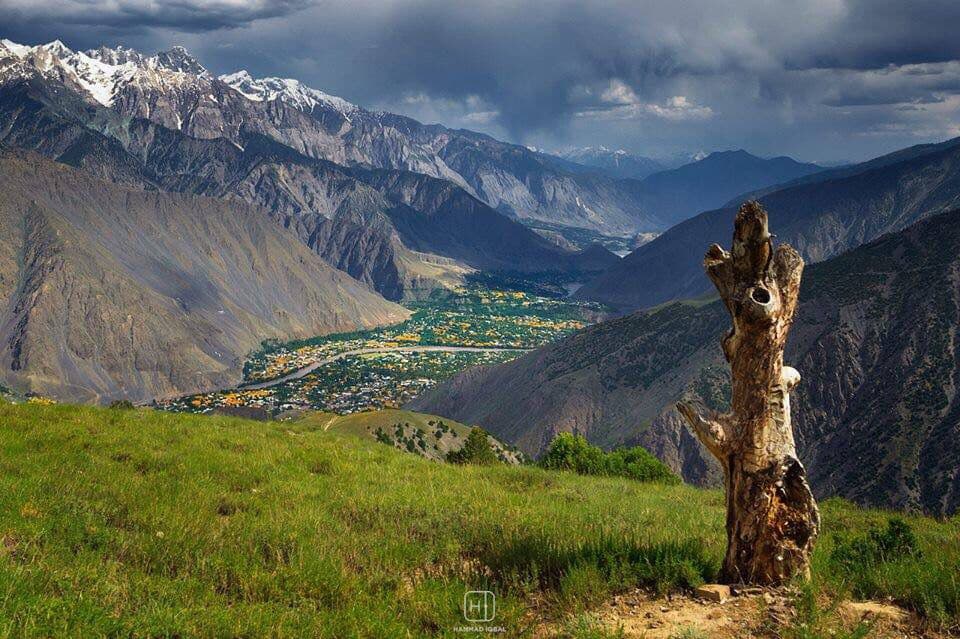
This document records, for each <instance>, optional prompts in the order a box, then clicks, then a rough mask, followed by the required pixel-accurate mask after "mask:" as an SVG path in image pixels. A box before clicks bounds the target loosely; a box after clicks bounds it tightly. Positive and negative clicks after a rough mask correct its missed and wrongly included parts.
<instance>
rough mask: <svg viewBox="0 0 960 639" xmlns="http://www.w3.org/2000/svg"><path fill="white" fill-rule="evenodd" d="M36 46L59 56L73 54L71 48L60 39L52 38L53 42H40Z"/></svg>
mask: <svg viewBox="0 0 960 639" xmlns="http://www.w3.org/2000/svg"><path fill="white" fill-rule="evenodd" d="M38 48H40V49H43V50H44V51H49V52H50V53H52V54H53V55H55V56H57V57H59V58H62V57H65V56H70V55H73V50H72V49H70V48H69V47H67V45H65V44H64V43H63V42H61V41H60V40H54V41H53V42H48V43H46V44H41V45H40V46H39V47H38Z"/></svg>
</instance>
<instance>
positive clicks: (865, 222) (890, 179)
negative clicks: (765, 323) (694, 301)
mask: <svg viewBox="0 0 960 639" xmlns="http://www.w3.org/2000/svg"><path fill="white" fill-rule="evenodd" d="M819 175H820V174H815V175H811V176H809V177H807V178H802V179H801V180H800V181H799V183H798V184H796V185H793V186H787V187H785V188H782V189H779V190H775V191H772V192H770V193H767V194H765V195H763V196H762V197H761V198H760V201H761V202H762V203H763V205H764V206H765V207H766V209H767V210H768V211H770V213H771V215H772V216H773V219H774V220H775V224H776V226H775V228H774V231H775V232H776V234H777V237H778V239H779V240H781V241H784V242H788V243H790V244H792V245H793V246H794V247H796V248H797V250H799V251H800V252H801V254H802V255H803V256H804V258H805V259H807V260H808V261H814V262H815V261H819V260H824V259H826V258H829V257H832V256H835V255H837V254H839V253H841V252H843V251H845V250H848V249H851V248H854V247H856V246H859V245H860V244H863V243H864V242H869V241H870V240H872V239H874V238H876V237H879V236H880V235H882V234H884V233H888V232H890V231H896V230H899V229H902V228H904V227H906V226H908V225H910V224H912V223H913V222H916V221H917V220H920V219H923V218H925V217H928V216H930V215H934V214H936V213H940V212H943V211H947V210H950V209H953V208H955V207H957V206H960V144H957V143H956V141H950V142H947V143H943V144H940V145H924V146H923V147H920V148H913V149H905V150H904V151H902V152H899V153H896V154H893V155H892V156H891V157H884V158H878V159H877V160H873V161H870V162H866V163H864V164H863V165H859V168H857V167H845V168H842V169H835V170H831V171H829V172H828V173H827V175H826V178H825V179H822V180H821V179H819V178H818V176H819ZM734 210H735V209H734V208H733V207H731V208H727V209H719V210H715V211H708V212H706V213H701V214H700V215H697V216H696V217H693V218H690V219H688V220H686V221H684V222H681V223H680V224H677V225H676V226H674V227H673V228H671V229H670V230H668V231H667V232H665V233H663V234H662V235H660V236H659V237H657V238H656V239H655V240H653V241H652V242H650V243H648V244H645V245H643V246H641V247H640V248H638V249H636V250H635V251H633V252H632V253H631V254H630V255H628V256H626V257H625V258H624V259H623V260H622V261H621V262H619V263H617V264H616V265H614V266H613V267H612V268H611V269H610V270H608V271H607V272H605V273H603V274H601V275H599V276H598V277H597V278H595V279H594V280H592V281H590V282H588V283H587V284H585V285H584V286H583V287H582V288H580V289H579V290H578V291H577V292H576V297H577V298H579V299H584V300H594V301H598V302H603V303H606V304H609V305H611V306H614V307H616V308H619V309H621V310H624V311H627V310H632V309H638V308H649V307H651V306H655V305H657V304H662V303H664V302H667V301H670V300H675V299H682V298H688V297H695V296H698V295H701V294H703V293H705V292H707V291H709V290H711V287H710V282H709V281H708V280H707V278H706V275H704V273H703V269H702V266H701V261H702V257H703V252H704V250H705V247H707V246H709V245H710V244H712V243H714V242H718V243H725V242H728V241H729V234H730V229H729V226H730V219H732V215H733V213H732V211H734Z"/></svg>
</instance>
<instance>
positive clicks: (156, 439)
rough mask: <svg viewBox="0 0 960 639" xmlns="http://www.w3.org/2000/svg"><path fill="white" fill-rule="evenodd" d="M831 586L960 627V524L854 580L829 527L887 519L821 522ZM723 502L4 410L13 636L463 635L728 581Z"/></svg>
mask: <svg viewBox="0 0 960 639" xmlns="http://www.w3.org/2000/svg"><path fill="white" fill-rule="evenodd" d="M824 519H825V526H826V529H827V530H826V534H825V535H824V539H823V542H822V543H821V544H820V545H819V547H818V552H817V557H816V565H815V579H816V580H817V582H818V587H820V588H822V589H829V590H838V591H841V592H848V591H849V589H850V588H851V586H852V587H855V588H858V589H861V591H860V592H859V593H858V594H860V595H861V596H883V595H886V594H889V595H891V596H894V597H896V598H897V599H898V600H899V601H901V602H902V603H904V604H906V605H909V606H911V607H914V608H916V609H920V610H922V611H924V612H925V613H927V614H928V615H930V616H931V618H932V619H934V620H936V621H937V622H940V623H946V624H948V625H949V624H950V623H955V622H956V620H957V618H958V601H960V592H958V584H957V575H958V574H960V571H958V568H960V521H958V520H957V519H954V520H952V521H949V522H939V523H938V522H935V521H933V520H930V519H919V518H909V519H908V520H907V521H908V522H909V523H910V525H911V526H912V527H913V528H914V530H915V532H916V534H917V536H918V538H919V547H920V551H921V552H922V556H920V557H910V558H907V559H901V560H899V561H895V562H888V561H881V562H879V563H877V564H875V565H873V566H872V567H868V568H865V569H863V570H862V571H860V573H862V574H860V573H857V574H853V575H849V574H848V577H847V578H848V579H852V580H853V582H852V584H846V585H844V584H843V583H841V580H842V578H843V574H842V573H841V572H840V569H839V568H838V565H837V564H836V563H835V562H834V561H833V560H832V559H831V557H830V555H831V552H830V550H831V535H830V533H831V532H837V531H842V532H844V534H847V535H856V534H859V533H861V532H862V531H865V530H866V529H867V528H868V526H870V525H871V524H877V525H884V524H885V523H886V520H887V517H886V515H885V514H884V513H880V512H876V511H863V510H859V509H856V508H854V507H851V506H847V505H845V504H842V503H839V502H830V503H828V504H826V505H825V508H824ZM723 542H724V538H723V528H722V499H721V495H720V494H719V493H718V492H715V491H704V490H699V489H695V488H692V487H689V486H659V485H653V484H644V483H639V482H634V481H629V480H619V479H606V478H593V477H583V476H577V475H573V474H569V473H558V472H548V471H543V470H540V469H537V468H531V467H510V466H497V467H485V468H479V467H459V466H451V465H447V464H441V463H436V462H431V461H428V460H424V459H422V458H420V457H417V456H415V455H409V454H406V453H403V452H400V451H397V450H394V449H392V448H391V447H388V446H384V445H381V444H377V443H375V442H372V441H368V440H364V439H360V438H357V437H356V436H353V435H349V434H347V433H339V432H338V431H337V429H331V430H328V431H325V430H323V429H322V428H318V427H317V426H316V425H314V426H311V425H310V424H309V423H299V424H297V423H282V422H273V423H261V422H251V421H244V420H240V419H235V418H227V417H204V416H191V415H172V414H164V413H160V412H152V411H147V410H136V411H122V410H106V409H95V408H84V407H73V406H39V405H10V404H0V637H12V636H16V637H20V636H85V637H91V636H102V635H110V636H276V637H289V636H306V637H348V636H364V637H388V636H464V635H463V634H462V633H457V632H456V628H457V627H458V626H463V625H465V623H466V622H465V621H464V620H463V618H462V616H461V613H460V606H461V602H462V599H463V595H464V592H465V591H467V590H473V589H490V590H493V591H495V592H496V593H497V594H498V595H499V597H498V602H497V603H498V612H497V618H496V620H495V625H499V626H503V627H505V628H506V629H507V632H508V636H516V635H523V634H524V632H525V630H526V629H529V628H531V627H532V626H533V625H534V624H536V623H537V622H538V621H539V620H541V619H542V618H544V617H551V616H554V617H562V616H563V615H565V614H567V613H568V612H569V611H571V610H577V609H580V608H582V607H585V606H586V607H589V606H590V605H592V604H593V603H596V602H597V601H598V600H600V599H602V598H604V597H605V596H607V595H608V594H609V593H610V592H612V591H614V590H616V589H619V588H626V587H628V586H633V585H636V584H643V585H647V586H650V587H653V588H658V589H660V590H666V589H672V588H683V587H686V586H689V585H691V584H694V583H697V582H698V581H700V580H704V579H705V580H709V579H711V578H713V576H714V574H715V572H716V570H717V568H718V565H719V559H720V555H721V552H722V550H723ZM864 588H866V590H863V589H864Z"/></svg>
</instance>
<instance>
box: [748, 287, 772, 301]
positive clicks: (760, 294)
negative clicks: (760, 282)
mask: <svg viewBox="0 0 960 639" xmlns="http://www.w3.org/2000/svg"><path fill="white" fill-rule="evenodd" d="M750 297H752V298H753V301H754V302H756V303H757V304H766V303H768V302H769V301H770V291H768V290H767V289H765V288H762V287H760V286H758V287H756V288H754V289H753V291H752V292H751V293H750Z"/></svg>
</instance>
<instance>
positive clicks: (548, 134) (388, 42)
mask: <svg viewBox="0 0 960 639" xmlns="http://www.w3.org/2000/svg"><path fill="white" fill-rule="evenodd" d="M958 26H960V0H909V1H907V0H783V1H778V0H663V1H660V0H650V1H642V0H633V1H626V0H590V1H586V0H581V1H578V2H574V1H571V0H530V1H508V0H473V1H471V2H465V1H459V0H379V1H374V0H281V1H279V2H277V1H272V2H271V1H267V0H256V1H252V2H247V1H242V0H172V1H169V2H161V1H151V0H0V37H7V38H10V39H12V40H15V41H18V42H23V43H28V44H36V43H39V42H46V41H49V40H52V39H55V38H60V39H61V40H63V41H64V42H65V43H66V44H67V45H68V46H70V47H72V48H88V47H94V46H98V45H100V44H107V45H116V44H124V45H127V46H132V47H136V48H139V49H142V50H145V51H148V52H153V51H156V50H159V49H162V48H167V47H169V46H171V45H175V44H182V45H184V46H186V47H187V48H188V49H190V50H191V51H192V52H193V53H194V54H195V55H196V56H197V58H198V59H199V60H200V61H201V62H202V63H203V64H204V65H206V66H207V67H208V68H210V69H211V70H212V71H215V72H217V73H224V72H229V71H235V70H238V69H241V68H245V69H248V70H249V71H250V72H251V73H253V74H254V75H277V76H283V77H294V78H297V79H300V80H302V81H304V82H306V83H307V84H309V85H310V86H314V87H316V88H319V89H322V90H324V91H326V92H328V93H333V94H336V95H340V96H342V97H344V98H347V99H349V100H351V101H353V102H356V103H358V104H360V105H362V106H365V107H368V108H378V109H379V108H382V109H386V110H390V111H394V112H400V113H405V114H407V115H411V116H413V117H416V118H418V119H420V120H423V121H426V122H440V123H443V124H446V125H449V126H454V127H465V128H471V129H475V130H481V131H485V132H487V133H491V134H493V135H496V136H497V137H500V138H505V139H508V140H511V141H514V142H520V143H524V144H528V145H532V146H537V147H542V148H546V149H549V150H553V149H558V148H562V147H566V146H587V145H598V144H604V145H606V146H609V147H613V148H620V147H622V148H626V149H628V150H631V151H634V152H637V153H641V154H647V155H654V156H657V155H667V154H671V153H675V152H682V151H695V150H701V149H703V150H708V151H709V150H718V149H730V148H745V149H747V150H749V151H752V152H754V153H758V154H761V155H780V154H786V155H792V156H794V157H797V158H800V159H803V160H819V161H840V160H858V159H863V158H866V157H869V156H874V155H878V154H881V153H884V152H887V151H890V150H893V149H896V148H901V147H904V146H908V145H910V144H916V143H918V142H929V141H938V140H942V139H946V138H949V137H955V136H960V37H958V36H957V28H958Z"/></svg>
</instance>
